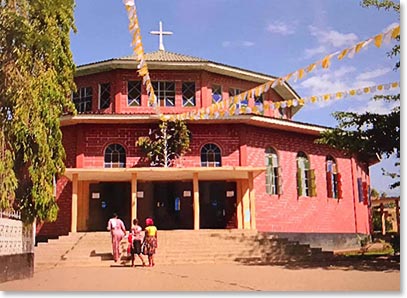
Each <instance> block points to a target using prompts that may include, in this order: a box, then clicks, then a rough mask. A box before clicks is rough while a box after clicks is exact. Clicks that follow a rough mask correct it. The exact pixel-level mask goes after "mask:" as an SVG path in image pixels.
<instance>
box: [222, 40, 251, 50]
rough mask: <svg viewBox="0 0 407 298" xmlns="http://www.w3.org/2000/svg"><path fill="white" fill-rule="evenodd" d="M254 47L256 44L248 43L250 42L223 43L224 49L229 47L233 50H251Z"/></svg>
mask: <svg viewBox="0 0 407 298" xmlns="http://www.w3.org/2000/svg"><path fill="white" fill-rule="evenodd" d="M254 45H255V43H254V42H252V41H248V40H245V41H228V40H226V41H223V42H222V47H224V48H229V47H231V48H249V47H252V46H254Z"/></svg>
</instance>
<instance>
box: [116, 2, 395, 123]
mask: <svg viewBox="0 0 407 298" xmlns="http://www.w3.org/2000/svg"><path fill="white" fill-rule="evenodd" d="M134 1H135V0H123V3H124V5H125V8H126V11H127V14H128V18H129V31H130V32H131V33H132V36H133V38H132V43H131V45H132V47H133V52H134V54H135V56H136V59H137V61H139V64H138V66H137V68H138V74H139V75H140V76H141V77H142V81H143V85H145V86H146V91H147V95H148V103H149V106H152V107H154V108H155V111H156V113H157V114H159V116H160V118H161V119H164V118H168V117H165V116H164V115H162V113H160V111H159V107H158V104H157V97H156V95H155V92H154V88H153V86H152V84H151V79H150V75H149V72H148V67H147V63H146V61H145V58H144V49H143V43H142V41H141V32H140V26H139V22H138V18H137V11H136V5H135V2H134ZM399 35H400V25H397V26H395V27H393V28H390V29H388V30H387V31H385V32H384V33H379V34H377V35H375V36H373V37H371V38H368V39H366V40H364V41H362V42H359V43H357V44H355V45H353V46H352V47H349V48H345V49H343V50H340V51H336V52H335V53H332V54H329V55H326V56H325V57H324V58H323V59H321V60H319V61H316V62H314V63H312V64H310V65H308V66H307V67H305V68H301V69H298V70H296V71H294V72H291V73H289V74H287V75H285V76H283V77H279V78H275V79H273V80H270V81H268V82H266V83H263V84H261V85H259V86H257V87H254V88H252V89H250V90H247V91H245V92H243V93H241V94H239V95H236V96H233V97H230V98H228V99H226V100H222V101H220V102H218V103H214V104H212V105H211V106H209V107H205V108H200V109H198V110H196V111H191V112H187V113H180V114H177V115H171V116H169V118H170V119H172V120H175V119H177V120H186V119H189V120H192V119H214V118H219V117H227V116H230V115H238V114H264V112H265V111H268V110H274V109H278V108H280V107H281V108H285V107H292V106H294V107H295V106H298V105H300V106H302V105H304V104H306V103H315V102H319V101H327V100H330V99H340V98H345V97H347V96H354V95H361V94H367V93H371V92H376V91H381V90H389V89H390V88H397V87H399V82H393V83H389V84H381V85H376V86H369V87H364V88H359V89H352V90H347V91H342V92H341V91H340V92H335V93H332V94H324V95H320V96H310V97H304V98H299V99H297V98H296V99H290V100H284V101H278V102H269V101H265V102H264V103H263V102H255V104H252V105H251V106H249V104H244V103H242V102H248V103H249V102H250V101H249V98H252V99H253V98H257V97H259V96H261V95H262V94H263V93H266V92H268V91H269V90H270V88H276V87H277V86H278V85H284V84H285V83H286V82H287V81H289V80H290V79H292V78H294V79H295V81H297V80H300V79H302V78H304V76H305V75H306V74H308V73H311V72H312V71H314V70H315V69H317V67H318V66H321V67H322V68H324V69H326V68H329V66H330V64H331V60H332V58H334V57H335V56H336V57H337V59H338V60H339V61H341V60H342V59H343V58H345V57H346V56H347V57H348V58H353V56H354V55H355V54H356V53H359V52H360V51H361V49H362V48H365V47H367V46H368V45H369V44H371V43H372V42H373V43H374V44H375V46H376V47H378V48H380V47H381V45H382V44H383V42H384V43H389V42H390V41H391V39H396V38H397V37H398V36H399Z"/></svg>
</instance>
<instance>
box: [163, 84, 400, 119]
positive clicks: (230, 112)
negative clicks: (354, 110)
mask: <svg viewBox="0 0 407 298" xmlns="http://www.w3.org/2000/svg"><path fill="white" fill-rule="evenodd" d="M399 87H400V82H392V83H387V84H379V85H374V86H367V87H361V88H354V89H349V90H345V91H337V92H334V93H327V94H322V95H312V96H308V97H303V98H299V99H289V100H283V101H277V102H269V101H265V102H264V103H262V102H253V103H251V104H250V101H248V103H249V104H242V103H241V101H239V102H235V101H229V100H224V101H221V102H219V103H216V104H213V105H211V106H209V107H207V108H202V109H199V110H197V111H191V112H187V113H182V114H177V115H170V116H168V117H166V118H165V119H169V120H172V121H174V120H198V119H219V118H224V117H229V116H234V115H241V114H259V115H262V114H265V113H267V112H268V111H270V110H274V109H279V108H289V107H296V106H303V105H305V104H308V103H317V102H324V101H329V100H332V99H343V98H347V97H350V96H356V95H363V94H369V93H376V92H381V91H385V90H386V91H388V90H390V89H396V88H399ZM247 99H248V98H247V97H246V98H245V99H244V100H247Z"/></svg>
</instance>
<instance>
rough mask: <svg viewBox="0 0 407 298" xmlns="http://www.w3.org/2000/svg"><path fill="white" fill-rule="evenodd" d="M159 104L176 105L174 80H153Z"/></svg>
mask: <svg viewBox="0 0 407 298" xmlns="http://www.w3.org/2000/svg"><path fill="white" fill-rule="evenodd" d="M151 84H152V85H153V88H154V91H155V95H156V96H157V100H158V105H159V106H162V107H174V106H175V83H174V82H161V81H160V82H152V83H151Z"/></svg>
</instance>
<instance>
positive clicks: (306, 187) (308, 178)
mask: <svg viewBox="0 0 407 298" xmlns="http://www.w3.org/2000/svg"><path fill="white" fill-rule="evenodd" d="M297 193H298V196H307V197H315V196H316V187H315V172H314V170H311V169H310V163H309V160H308V157H307V155H306V154H305V153H304V152H301V151H300V152H298V154H297Z"/></svg>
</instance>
